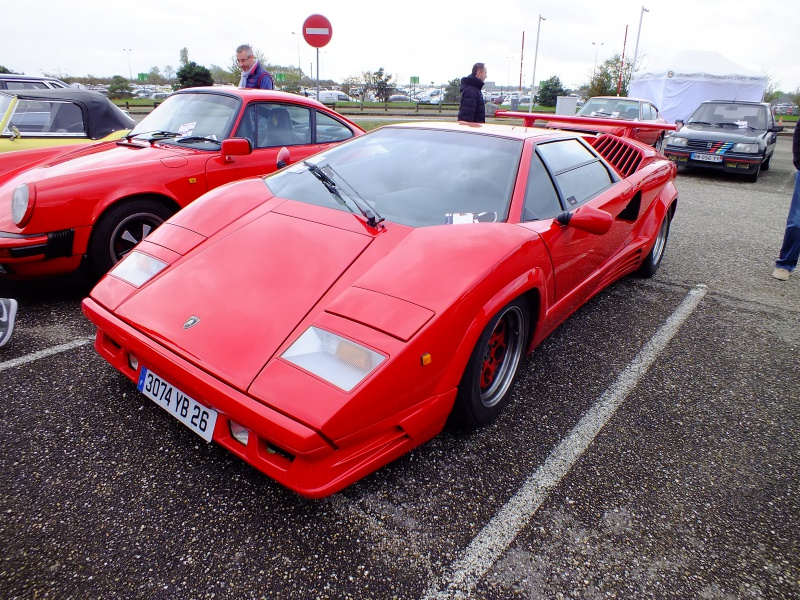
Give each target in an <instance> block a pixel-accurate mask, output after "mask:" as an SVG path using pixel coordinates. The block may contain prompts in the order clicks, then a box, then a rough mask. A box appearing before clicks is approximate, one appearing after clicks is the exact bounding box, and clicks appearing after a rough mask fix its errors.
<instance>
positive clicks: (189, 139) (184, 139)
mask: <svg viewBox="0 0 800 600" xmlns="http://www.w3.org/2000/svg"><path fill="white" fill-rule="evenodd" d="M176 141H177V142H178V143H179V144H182V143H184V142H214V143H215V144H217V145H219V146H221V145H222V142H220V141H219V140H215V139H214V138H210V137H203V136H202V135H187V136H186V137H182V138H178V139H177V140H176Z"/></svg>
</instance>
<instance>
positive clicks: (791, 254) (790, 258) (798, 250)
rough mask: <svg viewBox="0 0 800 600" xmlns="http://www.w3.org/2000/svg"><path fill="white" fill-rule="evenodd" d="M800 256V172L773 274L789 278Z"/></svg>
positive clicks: (795, 153)
mask: <svg viewBox="0 0 800 600" xmlns="http://www.w3.org/2000/svg"><path fill="white" fill-rule="evenodd" d="M798 130H800V124H798V126H797V127H795V128H794V135H793V136H792V162H793V163H794V168H795V169H800V133H798ZM798 257H800V173H795V177H794V192H793V193H792V200H791V202H790V203H789V216H788V217H787V218H786V231H785V232H784V234H783V245H782V246H781V252H780V254H779V255H778V260H777V261H775V270H774V271H773V272H772V276H773V277H774V278H775V279H780V280H781V281H787V280H788V279H789V273H791V272H792V271H794V270H795V268H796V267H797V260H798Z"/></svg>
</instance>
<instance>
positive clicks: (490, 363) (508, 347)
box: [453, 298, 528, 427]
mask: <svg viewBox="0 0 800 600" xmlns="http://www.w3.org/2000/svg"><path fill="white" fill-rule="evenodd" d="M527 335H528V305H527V303H526V302H525V299H524V298H517V299H516V300H514V301H513V302H511V303H510V304H508V305H506V306H505V307H504V308H503V309H502V310H501V311H500V312H499V313H497V314H496V315H495V316H494V317H493V318H492V320H491V321H489V324H488V325H486V328H485V329H484V330H483V333H482V334H481V337H480V338H479V339H478V342H477V344H475V348H474V349H473V351H472V355H471V356H470V359H469V362H468V363H467V368H466V369H465V370H464V375H463V376H462V378H461V383H460V384H459V386H458V395H457V396H456V403H455V407H454V408H453V418H454V419H455V421H456V422H458V423H459V424H461V425H463V426H467V427H478V426H480V425H486V424H488V423H491V422H492V421H493V420H494V419H495V418H496V417H497V415H499V414H500V411H501V410H502V408H503V405H504V404H505V402H506V400H507V398H508V396H509V393H510V391H511V385H512V384H513V383H514V378H515V377H516V375H517V371H518V369H519V364H520V362H521V361H522V358H523V356H524V354H525V343H526V340H527Z"/></svg>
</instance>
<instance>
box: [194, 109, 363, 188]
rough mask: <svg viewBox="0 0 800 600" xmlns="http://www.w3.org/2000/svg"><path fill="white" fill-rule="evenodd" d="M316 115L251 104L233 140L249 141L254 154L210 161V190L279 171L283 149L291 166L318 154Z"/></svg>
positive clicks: (208, 167) (216, 158)
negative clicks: (287, 153) (231, 182)
mask: <svg viewBox="0 0 800 600" xmlns="http://www.w3.org/2000/svg"><path fill="white" fill-rule="evenodd" d="M314 112H315V111H314V109H313V108H310V107H306V106H299V105H295V104H291V103H288V102H284V103H281V102H251V103H250V104H249V105H248V106H247V107H246V108H245V109H244V114H243V115H242V119H241V121H240V122H239V125H238V127H237V128H236V132H235V134H234V136H233V137H239V138H246V139H248V140H250V145H251V147H252V149H253V151H252V153H251V154H249V155H246V156H232V157H223V156H216V157H214V158H212V159H210V160H209V161H208V163H207V165H206V177H207V182H208V189H213V188H215V187H217V186H220V185H222V184H224V183H228V182H230V181H235V180H237V179H243V178H246V177H258V176H262V175H268V174H269V173H272V172H274V171H276V170H277V168H278V167H277V162H278V153H279V152H280V150H281V149H282V148H286V149H287V150H289V160H288V163H289V164H291V163H294V162H297V161H301V160H304V159H305V158H307V157H309V156H310V155H312V154H314V153H315V152H318V151H319V149H320V147H319V145H318V144H315V143H314V142H313V140H312V131H313V123H314V114H313V113H314ZM351 133H352V132H351Z"/></svg>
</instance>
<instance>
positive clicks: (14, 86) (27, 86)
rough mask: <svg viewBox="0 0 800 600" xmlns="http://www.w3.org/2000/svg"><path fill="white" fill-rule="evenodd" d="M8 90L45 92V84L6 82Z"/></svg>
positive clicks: (37, 82) (36, 82) (38, 82)
mask: <svg viewBox="0 0 800 600" xmlns="http://www.w3.org/2000/svg"><path fill="white" fill-rule="evenodd" d="M6 89H8V90H46V89H47V84H46V83H44V82H42V81H6Z"/></svg>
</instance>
